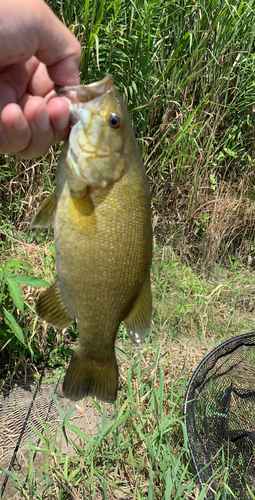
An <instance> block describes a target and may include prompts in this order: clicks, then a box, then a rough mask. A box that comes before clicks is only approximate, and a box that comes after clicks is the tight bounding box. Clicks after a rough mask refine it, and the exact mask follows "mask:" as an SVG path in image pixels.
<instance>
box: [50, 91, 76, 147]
mask: <svg viewBox="0 0 255 500" xmlns="http://www.w3.org/2000/svg"><path fill="white" fill-rule="evenodd" d="M47 109H48V113H49V118H50V122H51V125H52V127H53V131H54V143H56V142H59V141H63V140H64V139H67V137H68V135H69V131H70V111H69V104H68V102H67V100H66V99H64V98H63V97H54V98H53V99H51V100H50V101H49V102H48V104H47Z"/></svg>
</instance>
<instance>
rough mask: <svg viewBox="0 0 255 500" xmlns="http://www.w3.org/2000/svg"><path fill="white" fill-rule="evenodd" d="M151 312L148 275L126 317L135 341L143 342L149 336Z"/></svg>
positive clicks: (128, 331)
mask: <svg viewBox="0 0 255 500" xmlns="http://www.w3.org/2000/svg"><path fill="white" fill-rule="evenodd" d="M151 313H152V298H151V286H150V277H149V276H147V278H146V279H145V281H144V283H143V285H142V288H141V290H140V293H139V294H138V296H137V298H136V301H135V303H134V305H133V307H132V309H131V311H130V313H129V314H128V316H127V317H126V318H125V319H124V323H125V325H126V329H127V333H128V335H129V337H130V338H131V340H132V341H133V342H136V343H139V342H143V341H144V339H145V338H146V337H147V335H148V331H149V328H150V324H151Z"/></svg>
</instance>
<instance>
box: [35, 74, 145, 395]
mask: <svg viewBox="0 0 255 500" xmlns="http://www.w3.org/2000/svg"><path fill="white" fill-rule="evenodd" d="M80 89H82V92H81V91H80ZM60 94H61V95H66V96H67V98H68V99H69V103H70V111H71V117H73V122H74V126H73V128H72V130H71V133H70V137H69V142H68V143H67V144H66V145H65V147H64V149H63V152H62V155H61V159H60V164H59V167H58V174H57V188H56V193H55V194H53V195H51V197H50V198H49V201H47V200H46V201H44V202H43V203H42V205H41V207H39V209H38V212H37V213H36V215H35V217H34V218H33V220H32V222H31V225H32V227H47V226H48V225H49V224H50V223H54V226H55V248H56V264H57V280H56V282H55V283H54V284H53V285H52V286H51V287H50V288H49V289H47V290H46V291H45V292H43V293H42V295H41V296H40V298H39V301H38V303H37V306H36V311H37V313H38V315H39V316H40V317H41V318H42V319H45V320H46V321H47V322H48V323H50V324H52V325H54V326H55V327H61V328H63V325H65V326H68V325H69V324H70V323H71V322H72V320H73V319H74V318H77V320H78V328H79V344H78V346H77V348H76V350H75V353H74V355H73V357H72V360H71V363H70V365H69V368H68V370H67V373H66V376H65V380H64V384H63V391H64V394H65V396H66V397H68V398H70V399H73V400H78V399H81V398H82V397H84V396H88V395H90V396H96V397H97V398H98V399H101V400H103V401H107V402H114V400H115V399H116V396H117V387H118V369H117V363H116V357H115V348H114V344H115V340H116V335H117V331H118V328H119V325H120V323H121V322H122V321H124V322H125V325H126V328H127V332H128V334H129V336H130V338H131V339H132V340H133V341H135V342H142V341H143V340H144V338H145V337H146V335H147V333H148V330H149V326H150V321H151V310H152V303H151V289H150V264H151V247H152V229H151V211H150V194H149V187H148V182H147V178H146V174H145V170H144V166H143V164H142V161H141V158H140V154H139V150H138V147H137V144H136V141H135V138H134V135H133V132H132V129H131V127H130V124H129V119H128V115H127V111H126V108H125V105H124V102H123V100H122V98H121V96H120V95H119V93H118V92H117V90H116V89H115V87H114V86H113V80H112V77H111V75H108V76H107V77H106V78H104V79H103V80H102V81H100V82H98V83H95V84H92V85H87V86H83V87H81V86H80V87H78V90H77V92H76V93H75V91H74V88H72V89H71V92H70V91H69V88H68V87H66V88H65V87H64V88H63V89H60ZM79 96H82V99H83V100H82V101H79ZM84 96H85V97H84ZM86 96H87V97H86ZM112 116H113V117H114V119H113V120H112V119H111V117H112ZM54 200H55V202H54ZM54 203H55V204H54ZM60 311H61V313H60Z"/></svg>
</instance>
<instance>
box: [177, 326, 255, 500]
mask: <svg viewBox="0 0 255 500" xmlns="http://www.w3.org/2000/svg"><path fill="white" fill-rule="evenodd" d="M184 416H185V426H186V430H187V436H188V444H189V449H190V454H191V457H192V461H193V464H194V467H195V470H196V471H197V474H198V478H199V482H200V486H201V488H202V487H204V485H205V484H206V483H207V488H206V492H207V493H206V497H205V498H207V499H209V500H214V499H215V498H216V492H217V488H218V489H219V486H220V485H221V484H222V483H223V482H224V481H225V479H226V478H227V484H228V486H229V488H230V489H231V490H232V492H233V494H234V497H233V495H232V494H231V492H230V491H229V490H228V489H226V491H225V492H224V498H229V499H230V498H231V499H233V498H236V499H238V500H246V499H249V500H250V499H252V498H253V497H252V495H251V494H250V493H249V489H250V491H251V492H252V493H253V495H254V494H255V333H249V334H245V335H240V336H238V337H235V338H233V339H230V340H228V341H226V342H224V343H223V344H221V345H220V346H218V347H217V348H216V349H214V350H213V351H212V352H211V353H210V354H208V355H207V356H206V357H205V358H204V360H203V361H202V362H201V363H200V365H199V366H198V368H197V369H196V371H195V373H194V374H193V376H192V378H191V380H190V383H189V386H188V389H187V392H186V396H185V404H184Z"/></svg>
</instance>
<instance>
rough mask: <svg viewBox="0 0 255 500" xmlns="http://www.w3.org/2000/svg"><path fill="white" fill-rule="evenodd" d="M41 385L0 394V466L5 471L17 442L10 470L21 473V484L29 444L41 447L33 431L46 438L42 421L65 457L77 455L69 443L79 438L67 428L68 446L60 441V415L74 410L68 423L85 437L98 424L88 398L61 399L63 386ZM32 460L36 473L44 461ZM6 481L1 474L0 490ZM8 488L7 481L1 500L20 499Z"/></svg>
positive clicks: (40, 455) (36, 456) (37, 457)
mask: <svg viewBox="0 0 255 500" xmlns="http://www.w3.org/2000/svg"><path fill="white" fill-rule="evenodd" d="M43 382H44V383H42V384H41V386H40V388H39V389H38V387H37V386H36V385H35V384H26V385H23V386H20V387H17V388H15V389H13V390H11V391H8V392H6V393H3V394H1V395H0V422H1V425H0V466H1V467H2V468H3V469H8V467H9V465H10V462H11V460H12V457H13V454H14V451H15V448H16V446H17V443H19V447H18V451H17V454H16V456H15V459H14V461H13V464H12V466H11V469H10V470H11V471H12V472H14V471H16V472H18V471H20V472H21V473H23V476H24V481H25V477H26V474H27V472H28V469H29V445H30V443H33V445H36V446H39V447H40V446H42V445H43V443H42V440H41V439H40V437H38V433H37V432H36V430H37V431H39V432H40V433H42V435H45V432H44V422H45V423H46V425H47V432H48V433H49V434H48V438H49V441H50V442H51V443H53V442H55V443H56V448H57V449H60V448H61V453H62V454H68V455H69V454H71V455H72V454H74V453H75V452H76V450H75V448H74V447H73V446H72V444H71V441H73V442H74V443H76V442H77V443H79V437H78V435H77V434H75V433H74V432H72V431H71V430H70V429H68V428H66V434H67V437H68V438H71V439H69V441H68V443H67V442H66V441H65V440H63V439H61V432H60V431H61V427H62V424H63V415H65V414H66V413H67V411H68V410H69V409H70V408H73V411H72V414H71V416H70V418H69V420H68V423H69V424H72V425H75V426H77V427H79V428H81V429H86V433H87V434H89V435H93V434H96V433H97V431H98V426H99V425H100V424H101V415H100V413H99V412H98V411H97V410H96V409H95V407H94V406H93V404H92V402H91V401H90V400H89V398H85V399H83V400H82V401H79V402H77V403H74V402H72V401H69V400H67V399H65V398H64V397H62V394H61V393H62V391H61V388H60V386H61V385H62V384H60V383H58V384H56V382H55V383H47V379H46V380H44V381H43ZM30 408H31V411H30V413H29V414H28V412H29V409H30ZM24 424H26V425H24ZM19 441H20V442H19ZM60 441H61V442H60ZM33 461H34V467H35V470H39V469H40V467H42V465H43V463H44V461H45V457H44V456H43V453H41V452H37V453H34V457H33ZM5 479H6V476H5V473H3V472H2V473H0V490H1V484H2V485H3V483H4V481H5ZM11 486H14V484H13V483H12V481H11V480H8V484H7V487H6V488H5V493H4V495H3V499H6V500H9V499H17V500H18V499H20V494H17V493H16V494H15V491H14V490H12V489H11Z"/></svg>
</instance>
